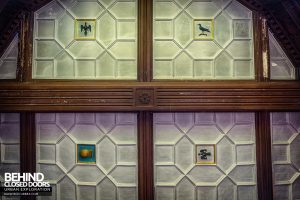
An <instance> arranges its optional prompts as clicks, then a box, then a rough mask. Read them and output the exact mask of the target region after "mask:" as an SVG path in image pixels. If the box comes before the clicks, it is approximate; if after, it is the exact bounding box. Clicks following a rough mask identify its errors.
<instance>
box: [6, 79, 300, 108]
mask: <svg viewBox="0 0 300 200" xmlns="http://www.w3.org/2000/svg"><path fill="white" fill-rule="evenodd" d="M136 91H139V92H140V93H143V91H144V92H146V93H147V94H149V98H150V102H149V104H148V105H141V104H138V105H137V100H136V98H137V92H136ZM152 97H153V100H152V99H151V98H152ZM299 109H300V82H298V81H272V82H256V81H248V82H247V81H237V82H226V81H225V82H222V81H220V82H202V83H199V82H126V83H125V82H122V84H120V83H118V82H117V83H116V82H109V83H106V84H104V83H98V82H40V83H38V84H36V83H12V82H8V83H2V86H1V90H0V110H1V111H53V110H56V111H142V110H143V111H146V110H148V111H192V110H193V111H196V110H205V111H224V110H228V111H229V110H232V111H233V110H235V111H237V110H240V111H249V110H299Z"/></svg>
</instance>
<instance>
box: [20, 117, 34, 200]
mask: <svg viewBox="0 0 300 200" xmlns="http://www.w3.org/2000/svg"><path fill="white" fill-rule="evenodd" d="M20 120H21V123H20V129H21V131H20V163H21V164H20V165H21V166H20V169H21V173H25V172H28V173H34V172H36V134H35V114H34V113H31V112H23V113H21V117H20ZM21 199H23V200H34V199H35V197H34V196H22V197H21Z"/></svg>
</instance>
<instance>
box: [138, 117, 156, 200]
mask: <svg viewBox="0 0 300 200" xmlns="http://www.w3.org/2000/svg"><path fill="white" fill-rule="evenodd" d="M152 121H153V115H152V113H150V112H139V114H138V167H139V172H138V174H139V175H138V184H139V198H138V199H143V200H153V199H154V182H153V177H154V175H153V173H154V172H153V122H152Z"/></svg>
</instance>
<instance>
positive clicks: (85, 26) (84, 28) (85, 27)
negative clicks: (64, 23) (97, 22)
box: [80, 22, 92, 36]
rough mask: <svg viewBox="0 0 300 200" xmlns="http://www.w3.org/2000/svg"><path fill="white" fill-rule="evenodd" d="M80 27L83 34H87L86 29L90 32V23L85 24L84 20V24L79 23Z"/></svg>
mask: <svg viewBox="0 0 300 200" xmlns="http://www.w3.org/2000/svg"><path fill="white" fill-rule="evenodd" d="M80 28H81V32H82V31H84V35H85V36H87V34H88V31H90V32H92V26H91V25H87V23H86V22H85V23H84V26H83V25H81V26H80Z"/></svg>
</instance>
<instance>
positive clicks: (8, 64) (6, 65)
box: [0, 35, 18, 79]
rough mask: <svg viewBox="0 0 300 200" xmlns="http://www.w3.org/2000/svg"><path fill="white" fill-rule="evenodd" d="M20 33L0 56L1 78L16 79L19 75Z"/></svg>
mask: <svg viewBox="0 0 300 200" xmlns="http://www.w3.org/2000/svg"><path fill="white" fill-rule="evenodd" d="M17 59H18V35H16V36H15V37H14V39H13V40H12V42H11V43H10V44H9V46H8V47H7V48H6V49H5V51H4V53H3V55H2V56H1V57H0V79H15V78H16V77H17Z"/></svg>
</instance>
